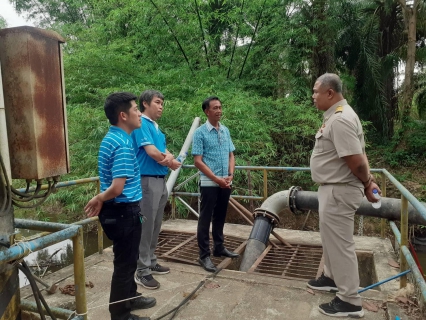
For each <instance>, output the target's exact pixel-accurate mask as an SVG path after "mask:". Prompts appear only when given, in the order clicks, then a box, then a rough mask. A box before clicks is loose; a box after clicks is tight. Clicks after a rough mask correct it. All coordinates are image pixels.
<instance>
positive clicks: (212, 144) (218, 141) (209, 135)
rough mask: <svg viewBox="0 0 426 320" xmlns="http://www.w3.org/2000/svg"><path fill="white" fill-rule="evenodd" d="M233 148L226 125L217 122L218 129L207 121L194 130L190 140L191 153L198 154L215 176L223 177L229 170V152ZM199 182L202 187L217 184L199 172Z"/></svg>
mask: <svg viewBox="0 0 426 320" xmlns="http://www.w3.org/2000/svg"><path fill="white" fill-rule="evenodd" d="M234 150H235V147H234V144H233V143H232V140H231V135H230V133H229V130H228V128H227V127H225V126H224V125H223V124H221V123H219V130H217V129H216V128H215V127H213V126H212V125H211V124H210V122H209V121H206V123H205V124H203V125H201V126H200V127H199V128H198V129H197V130H195V133H194V137H193V140H192V155H194V156H196V155H200V156H202V157H203V162H204V163H205V164H206V165H207V166H208V167H209V168H210V170H211V171H212V172H213V173H214V175H215V176H217V177H221V178H225V177H227V176H228V170H229V153H231V152H233V151H234ZM200 184H201V186H203V187H208V186H214V187H216V186H218V184H217V183H215V182H213V181H212V180H210V179H209V178H208V177H207V176H205V175H204V173H202V172H201V175H200Z"/></svg>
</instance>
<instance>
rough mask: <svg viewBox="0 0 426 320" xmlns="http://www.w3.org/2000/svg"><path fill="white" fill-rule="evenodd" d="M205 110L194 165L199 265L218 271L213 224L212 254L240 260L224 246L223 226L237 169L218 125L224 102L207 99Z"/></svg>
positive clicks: (230, 145) (194, 148)
mask: <svg viewBox="0 0 426 320" xmlns="http://www.w3.org/2000/svg"><path fill="white" fill-rule="evenodd" d="M202 109H203V111H204V113H205V114H206V115H207V121H206V123H205V124H203V125H202V126H200V127H199V128H198V129H197V130H196V131H195V133H194V138H193V143H192V155H193V156H194V164H195V166H196V167H197V168H198V169H199V170H200V171H201V178H200V191H201V210H200V217H199V218H198V227H197V241H198V247H199V249H200V251H199V254H200V257H199V259H198V262H199V263H200V265H201V266H202V267H203V268H204V269H205V270H207V271H209V272H215V271H216V267H215V265H214V264H213V262H212V261H211V259H210V239H209V229H210V221H211V222H212V236H213V255H214V256H217V257H220V256H224V257H230V258H236V257H238V254H237V253H234V252H231V251H229V250H228V249H226V248H225V247H224V245H223V226H224V224H225V217H226V210H227V208H228V201H229V197H230V195H231V184H232V179H233V177H234V169H235V159H234V150H235V147H234V144H233V143H232V140H231V135H230V134H229V130H228V128H226V127H225V126H224V125H223V124H221V123H220V122H219V120H220V118H221V116H222V103H221V102H220V100H219V98H218V97H210V98H207V99H206V100H204V102H203V104H202Z"/></svg>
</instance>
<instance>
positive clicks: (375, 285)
mask: <svg viewBox="0 0 426 320" xmlns="http://www.w3.org/2000/svg"><path fill="white" fill-rule="evenodd" d="M410 272H411V270H405V271H404V272H401V273H399V274H397V275H395V276H392V277H389V278H386V279H385V280H382V281H379V282H377V283H374V284H372V285H370V286H368V287H365V288H363V289H361V290H358V293H362V292H364V291H367V290H370V289H373V288H375V287H377V286H380V285H381V284H384V283H386V282H388V281H391V280H393V279H397V278H399V277H402V276H405V275H406V274H407V273H410Z"/></svg>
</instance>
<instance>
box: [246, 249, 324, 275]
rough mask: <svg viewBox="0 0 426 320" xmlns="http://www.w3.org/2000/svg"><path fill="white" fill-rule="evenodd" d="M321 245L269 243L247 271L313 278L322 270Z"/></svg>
mask: <svg viewBox="0 0 426 320" xmlns="http://www.w3.org/2000/svg"><path fill="white" fill-rule="evenodd" d="M321 258H322V247H317V246H305V245H300V244H299V245H296V246H293V247H287V246H284V245H282V244H280V245H279V246H278V248H277V247H274V246H272V245H269V246H268V247H267V248H266V250H265V251H264V252H263V253H262V254H261V255H260V257H259V258H258V259H257V260H256V261H255V263H254V264H253V266H252V267H251V268H250V269H249V271H248V272H251V273H262V274H265V275H270V276H274V277H279V278H290V279H299V280H301V279H304V280H310V279H315V278H316V277H317V276H318V273H320V272H321V271H322V263H321V261H322V260H321Z"/></svg>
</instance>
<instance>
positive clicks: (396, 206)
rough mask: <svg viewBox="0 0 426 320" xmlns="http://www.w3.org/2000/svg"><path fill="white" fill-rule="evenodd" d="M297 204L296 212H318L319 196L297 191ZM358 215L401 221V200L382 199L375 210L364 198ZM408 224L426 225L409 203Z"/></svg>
mask: <svg viewBox="0 0 426 320" xmlns="http://www.w3.org/2000/svg"><path fill="white" fill-rule="evenodd" d="M283 192H285V191H283ZM287 193H288V191H287ZM295 204H296V208H295V209H296V210H303V211H306V210H315V211H318V194H317V192H313V191H297V193H296V194H295ZM422 205H423V206H425V207H426V203H424V202H422ZM293 210H294V209H293ZM293 210H292V211H293ZM356 214H358V215H362V216H369V217H377V218H384V219H387V220H399V219H400V218H401V199H395V198H382V205H381V207H380V208H378V209H374V208H373V207H372V206H371V203H370V202H368V200H367V199H366V198H364V199H363V200H362V203H361V206H360V207H359V208H358V210H357V211H356ZM408 222H409V223H412V224H419V225H426V219H425V218H424V217H423V216H422V215H421V214H420V212H418V211H417V210H416V209H415V208H414V207H413V206H412V205H411V204H410V203H408Z"/></svg>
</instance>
